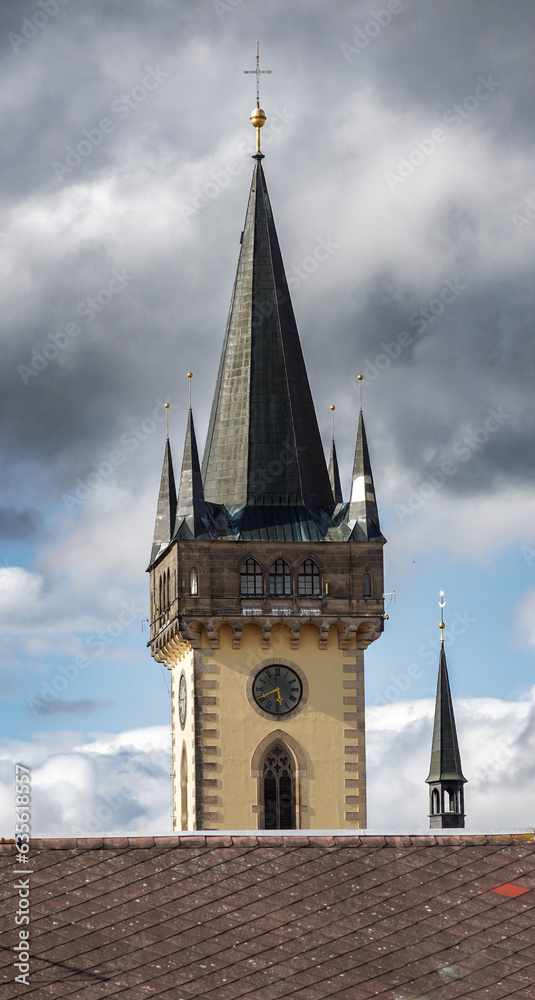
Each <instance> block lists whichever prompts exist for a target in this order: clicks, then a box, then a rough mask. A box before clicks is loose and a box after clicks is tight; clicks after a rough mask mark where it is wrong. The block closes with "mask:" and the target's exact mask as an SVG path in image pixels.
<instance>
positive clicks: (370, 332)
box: [0, 0, 535, 836]
mask: <svg viewBox="0 0 535 1000" xmlns="http://www.w3.org/2000/svg"><path fill="white" fill-rule="evenodd" d="M534 34H535V10H534V9H533V3H532V0H486V3H485V4H481V3H475V2H474V0H456V3H455V4H451V3H446V2H445V0H438V2H437V0H389V2H387V0H373V2H372V0H337V3H336V4H329V3H327V2H326V0H323V2H322V0H295V2H293V3H291V4H289V3H288V2H283V0H271V2H270V3H269V4H266V3H260V2H259V0H35V2H34V0H28V2H27V0H4V2H3V3H2V5H1V7H0V101H1V103H2V119H3V133H4V142H3V143H2V147H1V150H0V158H1V160H2V164H1V171H0V178H1V181H0V184H1V194H0V275H1V284H0V294H1V314H2V324H1V328H0V329H1V333H0V336H1V343H2V364H1V368H0V379H1V381H2V386H1V393H0V400H1V406H2V410H3V413H2V425H1V426H2V476H1V480H0V482H1V487H0V531H1V533H2V554H1V560H0V562H1V565H0V614H1V625H0V628H1V635H2V665H1V676H0V681H1V692H2V699H3V706H2V708H3V711H2V717H3V742H2V744H1V747H2V750H1V755H2V759H1V761H0V780H1V789H0V803H1V805H0V810H1V816H2V830H1V831H0V832H1V833H2V835H4V836H9V835H10V834H11V829H12V822H13V818H12V817H13V805H12V804H13V798H12V796H13V783H12V775H13V766H12V762H13V761H14V760H20V759H21V758H23V759H24V761H25V762H27V763H31V765H32V766H33V768H34V778H35V788H36V791H35V795H36V799H35V816H34V832H35V833H36V834H39V833H40V834H47V833H65V834H67V833H69V832H71V831H72V832H74V831H75V830H76V831H77V832H78V833H79V835H83V834H84V832H85V831H87V832H88V833H89V832H91V831H95V829H99V830H106V831H110V830H118V829H123V830H129V831H130V832H132V833H136V832H140V833H141V832H145V831H147V830H150V831H151V832H154V831H155V830H157V831H160V832H165V831H166V830H168V829H169V823H170V808H169V755H168V746H169V737H168V733H169V699H168V683H169V682H168V677H167V676H166V675H165V672H164V671H163V670H162V668H161V667H160V666H159V665H157V664H155V663H154V662H153V661H152V660H151V658H150V655H149V653H148V651H147V649H146V641H147V633H146V631H144V628H145V627H146V626H143V619H145V618H146V617H147V614H148V600H147V592H148V579H147V577H146V575H145V568H146V565H147V561H148V556H149V552H150V543H151V536H152V529H153V524H154V514H155V505H156V497H157V490H158V483H159V474H160V468H161V460H162V455H163V447H164V440H165V419H164V411H163V403H164V402H165V401H167V400H169V402H170V403H171V410H170V432H171V440H172V443H173V444H174V451H175V457H176V460H177V461H178V462H179V460H180V454H181V449H182V441H183V433H184V426H185V416H186V409H187V378H186V372H187V371H188V370H191V371H193V372H194V379H193V394H194V395H193V399H194V411H195V417H196V422H197V428H198V436H199V439H200V443H201V447H202V445H203V443H204V437H205V433H206V426H207V422H208V414H209V407H210V404H211V398H212V393H213V388H214V382H215V375H216V369H217V364H218V360H219V353H220V349H221V343H222V337H223V333H224V327H225V321H226V315H227V310H228V304H229V300H230V293H231V287H232V281H233V276H234V271H235V267H236V262H237V257H238V249H239V235H240V231H241V228H242V225H243V218H244V214H245V207H246V201H247V196H248V190H249V184H250V174H251V169H252V161H251V159H250V154H251V153H252V152H253V151H254V133H253V130H252V128H251V126H250V124H249V121H248V116H249V113H250V111H251V109H252V107H253V106H254V101H255V82H254V76H244V74H243V70H244V69H253V68H254V63H255V45H256V39H257V38H258V37H259V36H260V44H261V66H264V67H265V68H266V69H271V70H272V74H271V75H269V76H267V75H266V76H263V77H262V78H261V104H262V106H263V108H264V110H265V112H266V114H267V116H268V121H267V124H266V126H265V128H264V130H263V147H264V152H265V154H266V159H265V161H264V167H265V171H266V177H267V182H268V186H269V190H270V195H271V200H272V204H273V208H274V213H275V219H276V224H277V228H278V232H279V238H280V241H281V246H282V251H283V256H284V260H285V265H286V269H287V273H288V276H289V277H290V278H291V279H292V280H291V285H290V287H291V288H292V295H293V303H294V308H295V312H296V315H297V321H298V326H299V330H300V334H301V339H302V343H303V349H304V353H305V358H306V360H307V365H308V371H309V376H310V380H311V384H312V389H313V394H314V398H315V402H316V408H317V412H318V418H319V421H320V425H321V428H322V432H323V434H324V440H325V444H326V447H328V441H329V435H330V417H331V414H330V410H329V407H330V404H331V403H334V404H335V405H336V436H337V444H338V451H339V456H340V460H341V465H342V475H343V482H344V493H345V495H346V496H347V492H348V487H349V482H348V480H349V475H350V468H351V461H352V453H353V448H354V439H355V431H356V420H357V411H358V393H357V391H356V388H355V386H356V375H357V374H358V373H359V372H362V373H363V374H364V375H365V380H364V408H365V414H366V421H367V428H368V438H369V443H370V449H371V453H372V461H373V466H374V474H375V480H376V488H377V493H378V497H379V504H380V513H381V518H382V527H383V531H384V533H385V535H386V536H387V538H388V545H387V547H386V549H385V565H386V577H385V590H386V591H387V592H389V594H390V595H391V596H389V597H388V598H387V603H388V605H389V606H388V613H389V616H390V618H389V621H388V623H387V628H386V631H385V634H384V636H383V637H382V638H381V639H380V641H379V642H377V643H376V644H375V645H374V647H373V648H371V649H370V650H369V652H368V656H367V689H368V703H369V705H370V711H369V720H368V721H369V754H370V768H369V799H370V814H369V824H370V826H372V827H375V828H378V827H383V828H390V829H393V828H395V827H400V826H403V827H405V828H407V827H412V828H413V829H415V828H419V827H423V826H425V824H426V812H427V804H426V788H425V785H424V784H423V779H424V778H425V776H426V774H427V766H428V755H429V747H430V739H431V727H432V699H433V695H434V689H435V684H436V671H437V658H438V657H437V646H438V636H439V632H438V622H439V620H440V618H439V608H438V604H437V602H438V592H439V590H441V589H443V590H445V592H446V601H447V604H446V608H445V616H446V623H447V626H448V628H447V632H446V637H447V639H448V663H449V668H450V679H451V684H452V689H453V693H454V696H455V698H456V700H457V713H458V724H459V735H460V739H461V749H462V754H463V766H464V770H465V773H466V775H467V777H468V778H469V782H470V783H469V785H468V788H467V793H466V801H467V810H468V823H469V825H470V826H471V827H472V829H475V828H482V827H487V828H488V827H490V826H492V827H493V828H496V827H503V826H506V825H508V826H511V825H512V826H529V825H533V824H534V822H535V821H534V814H535V808H534V807H533V806H532V803H533V789H534V783H535V773H534V770H535V769H534V767H533V765H532V763H531V761H532V760H533V758H534V755H533V748H532V747H531V749H530V742H532V741H533V718H534V712H535V695H534V686H535V672H534V654H535V624H534V622H535V503H534V491H535V482H534V480H535V463H534V461H533V459H534V453H535V448H534V442H535V420H534V408H533V395H534V393H533V384H534V369H535V348H534V343H533V332H534V331H533V299H534V292H533V265H534V259H535V181H534V177H535V149H534V135H535V132H534V123H533V119H534V114H535V112H534V104H533V92H534V80H533V59H532V52H533V45H534ZM318 246H321V247H323V248H325V247H327V248H328V253H325V252H324V250H323V252H322V253H321V254H320V255H319V256H322V257H324V258H325V259H323V260H322V261H321V262H320V263H317V258H315V257H314V251H315V250H316V249H317V248H318ZM315 264H317V266H315ZM393 592H395V598H394V596H393ZM76 657H78V660H76V659H75V658H76ZM76 664H78V666H77V665H76ZM489 747H490V748H492V750H489ZM393 761H395V762H396V768H394V767H393V766H392V765H393ZM407 802H410V803H411V808H410V809H409V808H408V806H407ZM416 803H419V805H418V806H416ZM393 805H394V808H393Z"/></svg>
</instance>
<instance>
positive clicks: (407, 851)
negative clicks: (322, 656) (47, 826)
mask: <svg viewBox="0 0 535 1000" xmlns="http://www.w3.org/2000/svg"><path fill="white" fill-rule="evenodd" d="M29 859H30V864H29V865H27V866H24V865H18V866H16V859H15V847H14V845H13V844H3V845H1V846H0V865H1V868H2V875H3V879H2V884H3V889H4V893H5V895H6V900H5V901H4V903H3V914H4V920H3V926H4V928H5V930H4V933H3V939H2V941H3V945H4V948H3V950H2V961H3V968H2V983H3V985H2V987H1V989H0V995H1V997H2V1000H10V998H12V997H19V996H20V997H22V996H23V997H24V998H32V1000H53V998H67V997H72V998H74V997H75V998H80V1000H100V998H101V997H102V998H104V997H120V998H121V1000H146V998H150V997H158V998H160V997H161V998H166V1000H193V998H206V1000H238V998H244V1000H279V998H289V1000H290V998H291V1000H323V998H327V997H332V998H336V1000H369V998H372V997H373V998H380V1000H423V998H426V1000H435V998H436V1000H453V998H457V997H459V998H467V997H469V998H470V1000H499V998H503V997H515V998H516V1000H520V998H522V1000H524V998H525V1000H528V998H535V926H534V925H535V891H534V890H535V837H534V836H533V835H524V836H520V835H510V836H505V835H504V836H479V835H478V836H473V835H472V836H471V835H469V834H464V835H462V836H457V835H455V836H445V835H442V834H438V835H436V836H417V837H409V836H399V837H390V836H388V837H384V836H369V835H362V836H358V835H355V836H353V835H340V836H338V835H333V836H313V835H301V834H297V835H293V836H266V835H259V836H258V837H257V836H226V835H223V834H214V835H211V834H210V835H189V836H182V837H181V836H175V837H161V838H152V837H146V838H126V837H125V838H114V839H104V840H102V839H94V840H69V839H63V840H34V841H31V842H30V853H29ZM15 867H17V870H18V869H19V868H25V867H27V868H28V870H29V871H31V872H32V874H31V875H28V876H26V877H27V878H28V879H29V882H30V897H29V899H30V913H31V922H30V924H29V927H30V934H31V960H30V962H31V967H30V984H29V985H28V986H27V985H24V984H17V983H15V982H14V976H15V974H16V970H14V968H13V962H14V960H15V959H14V952H13V950H11V949H12V948H13V945H14V944H15V942H16V941H17V939H18V928H16V927H15V911H16V908H17V898H18V896H17V890H16V888H15V884H16V881H17V876H15V875H14V871H13V870H14V868H15ZM24 877H25V876H21V878H24ZM505 885H508V886H515V887H519V888H522V889H527V890H529V891H527V892H524V893H523V894H521V895H518V896H516V897H515V896H511V895H504V894H503V893H500V892H496V891H495V890H496V889H497V888H502V889H503V887H504V886H505Z"/></svg>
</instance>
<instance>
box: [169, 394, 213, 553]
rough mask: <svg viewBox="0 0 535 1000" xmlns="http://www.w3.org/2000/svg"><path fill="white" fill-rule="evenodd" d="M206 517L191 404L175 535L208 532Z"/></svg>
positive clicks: (181, 536)
mask: <svg viewBox="0 0 535 1000" xmlns="http://www.w3.org/2000/svg"><path fill="white" fill-rule="evenodd" d="M205 519H206V504H205V502H204V490H203V485H202V477H201V466H200V462H199V452H198V450H197V439H196V437H195V426H194V423H193V412H192V410H191V406H190V408H189V411H188V423H187V427H186V440H185V442H184V455H183V458H182V470H181V473H180V484H179V488H178V499H177V505H176V526H175V532H174V534H175V537H179V538H198V537H199V535H203V534H206V523H205Z"/></svg>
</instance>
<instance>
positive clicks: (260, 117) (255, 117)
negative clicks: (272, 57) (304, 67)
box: [243, 41, 271, 157]
mask: <svg viewBox="0 0 535 1000" xmlns="http://www.w3.org/2000/svg"><path fill="white" fill-rule="evenodd" d="M243 72H244V73H255V75H256V108H255V109H254V111H251V114H250V115H249V118H250V121H251V125H252V126H253V128H255V129H256V153H255V156H258V157H261V156H263V155H264V154H263V153H262V152H261V150H260V129H261V128H262V126H263V125H264V124H265V121H266V115H265V113H264V112H263V111H262V108H261V107H260V74H261V73H271V70H270V69H260V46H259V42H258V41H257V43H256V69H244V71H243Z"/></svg>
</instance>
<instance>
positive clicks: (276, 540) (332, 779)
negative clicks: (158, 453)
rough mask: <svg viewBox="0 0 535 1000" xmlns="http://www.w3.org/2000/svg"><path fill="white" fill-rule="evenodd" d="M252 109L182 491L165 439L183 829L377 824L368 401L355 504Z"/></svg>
mask: <svg viewBox="0 0 535 1000" xmlns="http://www.w3.org/2000/svg"><path fill="white" fill-rule="evenodd" d="M257 65H258V64H257ZM257 79H258V78H257ZM251 121H252V123H253V125H254V126H255V128H256V129H257V151H256V154H255V156H254V157H253V159H254V169H253V178H252V184H251V190H250V194H249V201H248V205H247V213H246V218H245V225H244V229H243V233H242V237H241V248H240V254H239V260H238V267H237V273H236V279H235V283H234V288H233V292H232V298H231V305H230V312H229V318H228V322H227V329H226V333H225V338H224V343H223V351H222V355H221V362H220V366H219V372H218V376H217V382H216V387H215V393H214V399H213V405H212V412H211V417H210V423H209V429H208V435H207V441H206V447H205V450H204V459H203V462H202V469H201V465H200V462H199V455H198V451H197V442H196V437H195V430H194V423H193V415H192V412H191V406H190V410H189V414H188V422H187V430H186V441H185V446H184V454H183V460H182V467H181V472H180V478H179V480H177V483H178V487H177V484H176V483H175V477H174V472H173V463H172V458H171V449H170V445H169V441H167V442H166V447H165V455H164V464H163V472H162V478H161V485H160V494H159V498H158V507H157V517H156V526H155V531H154V544H153V549H152V556H151V563H150V566H149V572H150V592H151V616H150V618H151V626H150V647H151V652H152V655H153V656H154V658H155V659H156V660H157V661H158V662H161V663H164V664H165V665H166V666H167V667H168V668H169V669H170V671H171V691H172V727H173V806H174V828H175V829H203V830H251V829H254V828H257V829H301V828H302V829H325V828H330V829H336V828H338V829H350V828H364V827H365V826H366V764H365V731H364V663H363V654H364V650H365V649H366V647H367V646H368V645H369V644H370V643H371V642H373V641H374V640H375V639H377V638H378V636H379V635H380V634H381V632H382V631H383V625H384V617H385V616H384V602H383V556H382V549H383V544H384V541H385V539H384V537H383V535H382V533H381V529H380V525H379V517H378V513H377V504H376V500H375V489H374V484H373V476H372V469H371V463H370V457H369V452H368V445H367V441H366V432H365V428H364V418H363V414H362V409H361V411H360V414H359V418H358V432H357V442H356V449H355V460H354V467H353V481H352V488H351V498H350V502H349V503H347V502H346V503H344V502H343V501H342V494H341V488H340V479H339V474H338V462H337V457H336V448H335V446H334V437H333V444H332V450H331V462H330V469H328V468H327V463H326V460H325V455H324V451H323V445H322V442H321V438H320V433H319V428H318V423H317V419H316V413H315V410H314V403H313V400H312V395H311V391H310V387H309V382H308V377H307V373H306V369H305V363H304V359H303V354H302V350H301V344H300V341H299V336H298V332H297V326H296V322H295V317H294V313H293V308H292V303H291V300H290V294H289V290H288V284H287V281H286V276H285V271H284V266H283V262H282V256H281V251H280V247H279V242H278V238H277V233H276V230H275V223H274V220H273V212H272V209H271V203H270V199H269V195H268V190H267V186H266V179H265V176H264V171H263V168H262V160H263V158H264V157H263V154H262V153H261V151H260V127H261V126H262V125H263V123H264V121H265V115H264V112H263V111H262V110H261V109H260V107H259V102H258V101H257V107H256V109H255V111H254V112H253V114H252V115H251ZM190 374H191V373H190Z"/></svg>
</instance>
